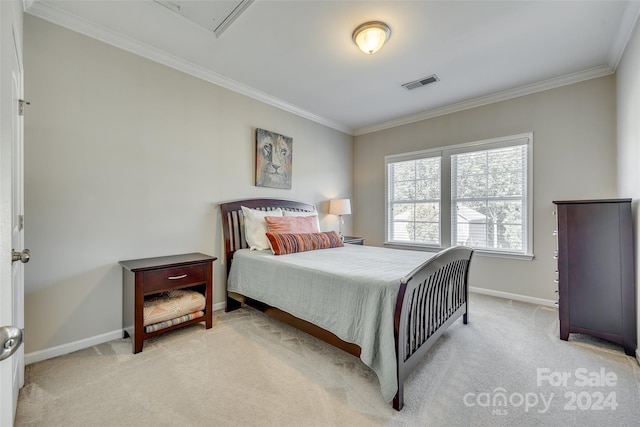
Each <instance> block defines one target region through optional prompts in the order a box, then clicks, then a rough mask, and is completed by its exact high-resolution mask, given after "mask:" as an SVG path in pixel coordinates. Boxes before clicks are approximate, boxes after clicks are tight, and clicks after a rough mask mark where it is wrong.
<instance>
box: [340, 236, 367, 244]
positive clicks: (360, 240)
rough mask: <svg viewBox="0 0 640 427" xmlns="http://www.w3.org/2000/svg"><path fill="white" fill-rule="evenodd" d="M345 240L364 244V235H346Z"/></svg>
mask: <svg viewBox="0 0 640 427" xmlns="http://www.w3.org/2000/svg"><path fill="white" fill-rule="evenodd" d="M344 242H345V243H349V244H351V245H364V237H356V236H344Z"/></svg>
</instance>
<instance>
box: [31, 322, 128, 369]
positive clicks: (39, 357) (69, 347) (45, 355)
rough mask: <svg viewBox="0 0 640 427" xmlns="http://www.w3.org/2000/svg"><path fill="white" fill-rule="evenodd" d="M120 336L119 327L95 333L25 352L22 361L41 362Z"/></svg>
mask: <svg viewBox="0 0 640 427" xmlns="http://www.w3.org/2000/svg"><path fill="white" fill-rule="evenodd" d="M120 338H122V329H119V330H117V331H112V332H107V333H106V334H102V335H96V336H94V337H90V338H85V339H83V340H79V341H74V342H70V343H68V344H62V345H58V346H56V347H51V348H47V349H44V350H39V351H34V352H33V353H27V354H25V355H24V362H25V364H27V365H30V364H32V363H36V362H41V361H43V360H47V359H52V358H54V357H58V356H62V355H64V354H68V353H73V352H74V351H78V350H82V349H85V348H88V347H91V346H94V345H98V344H102V343H105V342H109V341H113V340H117V339H120Z"/></svg>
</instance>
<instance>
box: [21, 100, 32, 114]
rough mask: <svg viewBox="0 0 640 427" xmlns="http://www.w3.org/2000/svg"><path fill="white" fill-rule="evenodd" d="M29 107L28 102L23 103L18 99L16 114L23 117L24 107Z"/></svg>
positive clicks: (23, 101)
mask: <svg viewBox="0 0 640 427" xmlns="http://www.w3.org/2000/svg"><path fill="white" fill-rule="evenodd" d="M25 105H31V103H30V102H29V101H25V100H24V99H18V114H19V115H21V116H24V106H25Z"/></svg>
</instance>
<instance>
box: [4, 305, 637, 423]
mask: <svg viewBox="0 0 640 427" xmlns="http://www.w3.org/2000/svg"><path fill="white" fill-rule="evenodd" d="M576 370H579V371H576ZM603 370H604V376H605V379H606V381H603V380H602V378H601V372H603ZM567 373H568V374H569V377H568V378H567V381H566V382H565V383H564V384H558V383H554V382H553V380H555V379H557V378H561V375H565V376H566V375H567ZM613 376H615V378H616V379H615V381H613V379H612V378H613ZM583 377H586V378H588V379H590V383H589V384H587V385H581V383H582V382H583V381H582V378H583ZM549 379H550V380H549ZM596 383H598V384H596ZM614 383H615V384H614ZM500 396H505V397H506V398H507V399H506V402H505V401H502V400H500ZM534 396H535V399H534ZM572 397H575V399H573V400H574V402H572ZM639 402H640V367H639V366H638V364H637V362H636V360H635V359H634V358H632V357H628V356H625V355H624V352H623V351H622V349H621V348H620V347H618V346H616V345H613V344H609V343H606V342H604V341H600V340H596V339H592V338H589V337H584V336H579V335H578V336H575V335H572V336H571V339H570V341H569V342H564V341H560V340H559V339H558V323H557V312H556V311H555V310H553V309H549V308H545V307H539V306H535V305H530V304H524V303H518V302H514V301H510V300H503V299H498V298H492V297H487V296H482V295H477V294H472V297H471V312H470V323H469V324H468V325H463V324H462V321H461V320H459V321H457V322H456V323H455V324H454V325H453V326H452V327H451V328H450V329H449V331H448V332H447V333H445V334H444V335H443V336H442V337H441V338H440V340H439V341H438V343H437V344H436V345H435V346H434V347H433V348H432V349H431V350H430V352H429V353H428V355H427V357H426V358H425V360H424V362H423V363H422V364H421V365H419V366H418V368H417V370H416V371H415V372H414V375H413V376H412V377H411V378H409V380H408V381H407V383H406V406H405V408H404V409H403V410H402V411H400V412H396V411H394V410H393V409H392V408H391V406H390V404H388V403H386V402H384V401H383V400H382V397H381V395H380V389H379V385H378V382H377V379H376V378H375V374H374V373H373V372H372V371H370V370H369V369H368V368H367V367H366V366H364V365H363V364H362V363H361V362H360V360H359V359H357V358H355V357H353V356H351V355H349V354H347V353H344V352H342V351H340V350H337V349H334V348H333V347H330V346H328V345H326V344H324V343H322V342H320V341H317V340H316V339H314V338H311V337H309V336H307V335H306V334H304V333H301V332H299V331H297V330H295V329H293V328H290V327H288V326H286V325H283V324H282V323H280V322H278V321H276V320H272V319H270V318H268V317H266V316H264V315H263V314H261V313H259V312H256V311H254V310H251V309H241V310H238V311H235V312H233V313H223V312H217V313H215V315H214V326H213V328H212V329H210V330H205V329H204V326H201V325H194V326H191V327H188V328H185V329H182V330H179V331H175V332H173V333H170V334H165V335H164V336H160V337H157V338H155V339H152V340H149V341H147V342H146V343H145V345H144V351H143V352H142V353H139V354H137V355H133V354H131V342H130V340H129V339H126V340H125V339H123V340H117V341H112V342H109V343H106V344H102V345H98V346H95V347H92V348H89V349H86V350H82V351H78V352H75V353H72V354H69V355H65V356H62V357H58V358H55V359H51V360H47V361H44V362H40V363H35V364H32V365H29V366H27V370H26V384H25V387H24V388H23V389H22V390H21V392H20V396H19V401H18V411H17V419H16V425H17V426H30V425H33V426H152V425H153V426H368V425H372V426H375V425H387V426H516V425H518V426H560V425H562V426H573V425H575V426H603V425H609V426H632V425H639V424H640V404H639ZM501 403H504V405H501ZM534 403H536V404H535V405H534ZM614 404H615V405H614ZM614 406H615V409H614V408H613V407H614ZM574 407H575V409H573V408H574ZM599 407H602V409H598V408H599Z"/></svg>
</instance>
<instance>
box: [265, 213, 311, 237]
mask: <svg viewBox="0 0 640 427" xmlns="http://www.w3.org/2000/svg"><path fill="white" fill-rule="evenodd" d="M264 220H265V221H266V223H267V232H268V233H319V232H320V229H319V228H318V216H317V215H311V216H280V217H277V216H265V217H264Z"/></svg>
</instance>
